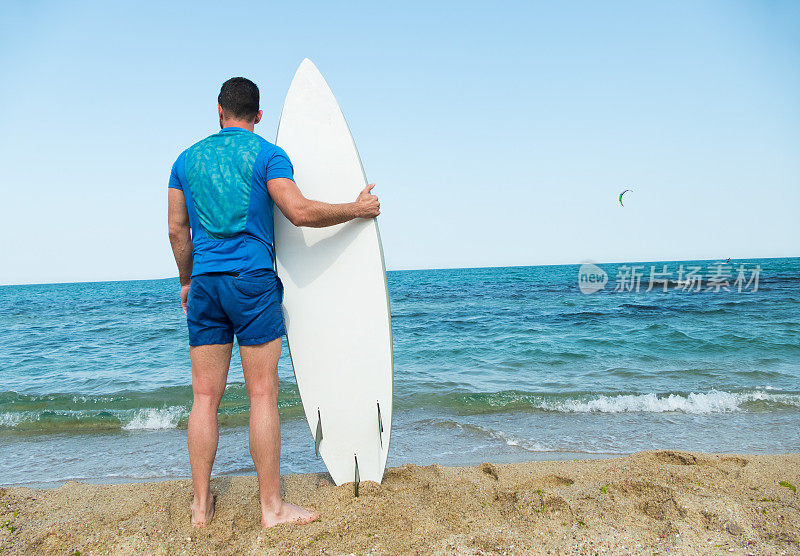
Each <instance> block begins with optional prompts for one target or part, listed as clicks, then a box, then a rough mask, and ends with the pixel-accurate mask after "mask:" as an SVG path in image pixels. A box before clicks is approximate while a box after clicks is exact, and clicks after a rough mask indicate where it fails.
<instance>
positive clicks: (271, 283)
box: [233, 272, 280, 296]
mask: <svg viewBox="0 0 800 556" xmlns="http://www.w3.org/2000/svg"><path fill="white" fill-rule="evenodd" d="M233 286H234V287H235V288H236V289H237V290H239V292H241V293H243V294H244V295H248V296H257V295H264V294H266V293H270V292H273V291H275V290H276V289H278V288H279V287H280V280H279V279H278V275H277V274H275V273H274V272H270V273H268V274H266V275H264V276H238V277H236V278H234V279H233Z"/></svg>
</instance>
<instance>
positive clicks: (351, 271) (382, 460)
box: [274, 58, 393, 488]
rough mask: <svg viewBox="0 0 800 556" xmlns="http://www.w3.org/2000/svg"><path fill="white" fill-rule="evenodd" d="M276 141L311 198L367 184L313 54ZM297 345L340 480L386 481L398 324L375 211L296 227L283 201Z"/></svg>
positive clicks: (303, 384) (279, 241) (300, 384)
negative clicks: (333, 222)
mask: <svg viewBox="0 0 800 556" xmlns="http://www.w3.org/2000/svg"><path fill="white" fill-rule="evenodd" d="M276 144H277V145H278V146H280V147H282V148H283V149H284V150H285V151H286V153H287V154H288V155H289V158H290V159H291V161H292V165H293V166H294V175H295V182H296V183H297V186H298V187H299V188H300V191H301V192H302V193H303V195H304V196H305V197H306V198H309V199H314V200H317V201H324V202H328V203H348V202H352V201H354V200H355V199H356V197H357V196H358V194H359V193H360V192H361V190H362V189H364V187H366V185H367V179H366V175H365V173H364V169H363V166H362V164H361V159H360V157H359V154H358V151H357V150H356V146H355V142H354V141H353V136H352V135H351V133H350V129H349V128H348V126H347V122H346V121H345V119H344V115H343V114H342V111H341V109H340V108H339V104H338V103H337V102H336V98H335V97H334V96H333V93H332V92H331V89H330V87H328V84H327V83H326V82H325V79H324V78H323V77H322V74H321V73H320V72H319V70H318V69H317V68H316V66H315V65H314V64H313V63H312V62H311V61H310V60H309V59H307V58H306V59H305V60H303V62H302V63H301V64H300V67H299V68H298V70H297V73H295V76H294V79H293V80H292V84H291V86H290V87H289V92H288V93H287V94H286V100H285V102H284V105H283V112H282V114H281V119H280V123H279V125H278V136H277V139H276ZM274 223H275V254H276V271H277V273H278V276H279V277H280V279H281V281H282V282H283V285H284V300H283V312H284V318H285V320H286V330H287V338H288V343H289V354H290V357H291V361H292V367H293V368H294V375H295V379H296V380H297V388H298V390H299V391H300V397H301V399H302V402H303V409H304V411H305V415H306V420H307V421H308V425H309V428H310V430H311V433H312V436H313V437H314V440H315V446H316V448H317V450H318V454H319V455H320V456H321V457H322V459H323V461H324V462H325V465H326V467H327V468H328V471H329V472H330V475H331V477H332V478H333V481H334V482H335V483H336V484H337V485H341V484H343V483H347V482H352V481H355V483H356V488H357V485H358V482H359V480H360V481H376V482H381V480H382V479H383V472H384V469H385V467H386V458H387V456H388V453H389V438H390V432H391V425H392V376H393V368H392V327H391V320H390V319H391V316H390V309H389V293H388V287H387V283H386V268H385V264H384V259H383V248H382V246H381V239H380V234H379V232H378V223H377V221H376V219H374V218H373V219H356V220H351V221H350V222H346V223H344V224H339V225H336V226H331V227H327V228H305V227H296V226H294V225H292V223H291V222H289V220H288V219H287V218H286V217H285V216H284V215H283V214H282V213H281V212H280V210H275V217H274Z"/></svg>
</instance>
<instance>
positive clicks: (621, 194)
mask: <svg viewBox="0 0 800 556" xmlns="http://www.w3.org/2000/svg"><path fill="white" fill-rule="evenodd" d="M628 191H633V189H626V190H625V191H623V192H622V193H620V194H619V204H620V205H621V206H623V207H624V206H625V205H623V204H622V196H623V195H625V194H626V193H627V192H628Z"/></svg>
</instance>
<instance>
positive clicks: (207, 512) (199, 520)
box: [189, 496, 217, 529]
mask: <svg viewBox="0 0 800 556" xmlns="http://www.w3.org/2000/svg"><path fill="white" fill-rule="evenodd" d="M216 502H217V497H216V496H212V497H211V500H209V501H208V503H207V504H205V507H203V505H202V504H200V503H198V501H197V499H196V498H195V499H193V500H192V505H191V506H189V509H190V510H191V512H192V527H195V528H197V529H201V528H203V527H205V526H206V525H208V524H209V523H211V520H212V519H214V504H216Z"/></svg>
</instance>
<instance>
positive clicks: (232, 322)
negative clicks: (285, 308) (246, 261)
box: [186, 270, 286, 346]
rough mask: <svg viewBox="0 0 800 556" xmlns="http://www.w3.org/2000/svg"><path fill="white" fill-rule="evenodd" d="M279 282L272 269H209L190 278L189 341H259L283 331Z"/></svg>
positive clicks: (261, 342) (241, 343)
mask: <svg viewBox="0 0 800 556" xmlns="http://www.w3.org/2000/svg"><path fill="white" fill-rule="evenodd" d="M282 301H283V284H281V281H280V278H278V276H277V274H275V272H274V271H272V270H261V271H257V272H253V273H248V274H242V275H239V274H236V273H222V272H212V273H208V274H199V275H197V276H194V277H193V278H192V285H191V287H190V288H189V299H188V301H187V306H186V312H187V315H186V322H187V323H188V325H189V345H190V346H202V345H207V344H229V343H231V342H233V335H234V334H236V339H237V340H238V341H239V345H242V346H250V345H256V344H263V343H266V342H269V341H272V340H274V339H275V338H280V337H281V336H283V335H284V334H286V327H285V326H284V323H283V312H282V311H281V302H282Z"/></svg>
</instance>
